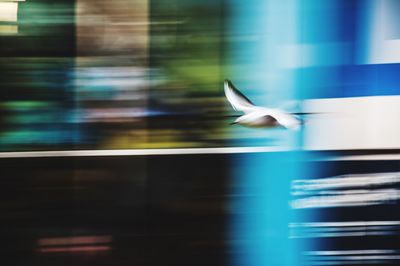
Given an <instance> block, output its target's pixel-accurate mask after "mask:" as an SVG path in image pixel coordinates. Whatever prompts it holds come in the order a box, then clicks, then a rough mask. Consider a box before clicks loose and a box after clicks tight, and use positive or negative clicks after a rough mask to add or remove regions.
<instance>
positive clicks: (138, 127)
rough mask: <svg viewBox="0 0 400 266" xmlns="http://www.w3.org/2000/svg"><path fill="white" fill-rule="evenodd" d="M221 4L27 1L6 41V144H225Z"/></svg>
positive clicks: (0, 102) (2, 125)
mask: <svg viewBox="0 0 400 266" xmlns="http://www.w3.org/2000/svg"><path fill="white" fill-rule="evenodd" d="M139 3H140V4H139ZM146 3H147V4H146ZM146 6H147V7H148V9H145V7H146ZM222 7H223V5H222V0H218V1H178V0H173V1H162V0H153V1H149V2H146V1H140V0H117V1H112V2H110V1H98V2H96V3H92V2H89V1H84V0H80V1H76V2H74V1H69V0H60V1H57V2H54V1H50V0H30V1H26V2H22V3H20V4H19V10H18V23H17V24H18V34H17V35H11V36H6V37H2V44H1V46H0V55H1V56H2V59H0V70H1V73H2V76H3V78H2V79H1V81H0V85H1V87H2V88H3V89H2V92H1V99H0V110H1V112H2V114H1V115H0V150H3V151H9V150H48V149H49V150H52V149H77V148H78V149H80V148H88V149H103V148H106V149H114V148H174V147H209V146H224V145H226V139H227V137H228V134H227V125H228V122H227V121H226V118H224V115H223V113H224V112H225V109H226V103H225V99H224V97H223V89H222V82H223V80H224V78H225V74H224V73H225V67H224V50H225V49H224V19H225V17H224V13H223V9H222ZM125 8H126V9H128V8H131V9H130V10H133V11H134V12H132V13H129V12H125V11H124V9H125ZM142 9H143V10H142ZM143 12H148V15H147V17H145V18H142V17H144V16H143V14H142V13H143ZM139 14H140V17H132V16H135V15H137V16H139ZM143 19H145V20H143ZM143 25H144V26H143ZM146 25H148V26H146ZM132 36H135V38H132ZM145 40H147V41H145ZM143 44H145V46H143ZM82 51H84V52H82ZM135 69H136V70H135ZM127 70H128V71H130V72H129V73H130V74H127V75H128V76H125V75H124V74H123V72H124V71H127ZM135 71H137V73H140V74H135ZM82 73H83V74H82ZM136 75H137V76H136ZM127 83H128V85H126V84H127ZM130 83H132V84H133V85H129V84H130ZM136 83H138V84H139V83H140V84H139V85H137V84H136ZM142 83H143V84H142ZM135 84H136V85H135ZM141 84H142V85H141ZM127 95H129V97H127ZM132 110H139V111H132ZM118 112H119V113H118ZM134 112H138V113H134ZM115 113H116V114H115ZM118 114H120V115H121V116H120V117H118ZM129 114H132V116H131V117H129ZM93 117H95V118H93ZM50 135H51V136H52V137H49V136H50Z"/></svg>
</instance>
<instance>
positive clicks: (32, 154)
mask: <svg viewBox="0 0 400 266" xmlns="http://www.w3.org/2000/svg"><path fill="white" fill-rule="evenodd" d="M289 150H290V149H285V148H280V147H220V148H181V149H123V150H64V151H26V152H0V158H40V157H87V156H141V155H142V156H143V155H144V156H150V155H185V154H188V155H190V154H235V153H263V152H282V151H289Z"/></svg>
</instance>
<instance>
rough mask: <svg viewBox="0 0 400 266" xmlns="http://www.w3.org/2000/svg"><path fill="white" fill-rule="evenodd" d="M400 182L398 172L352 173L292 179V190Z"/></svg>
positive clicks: (399, 173)
mask: <svg viewBox="0 0 400 266" xmlns="http://www.w3.org/2000/svg"><path fill="white" fill-rule="evenodd" d="M399 182H400V172H396V173H374V174H372V173H371V174H354V175H343V176H339V177H329V178H323V179H311V180H294V181H293V182H292V189H293V190H295V191H296V190H303V191H308V190H320V189H338V188H347V187H368V186H372V185H375V186H379V185H381V186H383V185H388V184H394V183H399Z"/></svg>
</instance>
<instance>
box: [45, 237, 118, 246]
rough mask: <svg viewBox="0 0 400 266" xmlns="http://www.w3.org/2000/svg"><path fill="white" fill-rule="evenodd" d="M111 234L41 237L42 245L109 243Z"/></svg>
mask: <svg viewBox="0 0 400 266" xmlns="http://www.w3.org/2000/svg"><path fill="white" fill-rule="evenodd" d="M109 242H111V237H110V236H76V237H55V238H42V239H39V242H38V244H39V245H40V246H56V245H79V244H96V243H109Z"/></svg>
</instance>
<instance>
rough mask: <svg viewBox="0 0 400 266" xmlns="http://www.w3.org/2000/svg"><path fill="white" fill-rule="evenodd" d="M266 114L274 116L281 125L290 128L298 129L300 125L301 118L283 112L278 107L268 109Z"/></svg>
mask: <svg viewBox="0 0 400 266" xmlns="http://www.w3.org/2000/svg"><path fill="white" fill-rule="evenodd" d="M266 115H269V116H272V117H273V118H274V119H275V120H276V121H277V122H278V123H279V124H280V125H282V126H283V127H285V128H288V129H294V130H297V129H299V127H300V124H301V123H300V120H299V119H297V118H296V117H295V116H293V115H291V114H288V113H285V112H282V111H280V110H278V109H273V110H271V109H270V110H268V111H267V113H266Z"/></svg>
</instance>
